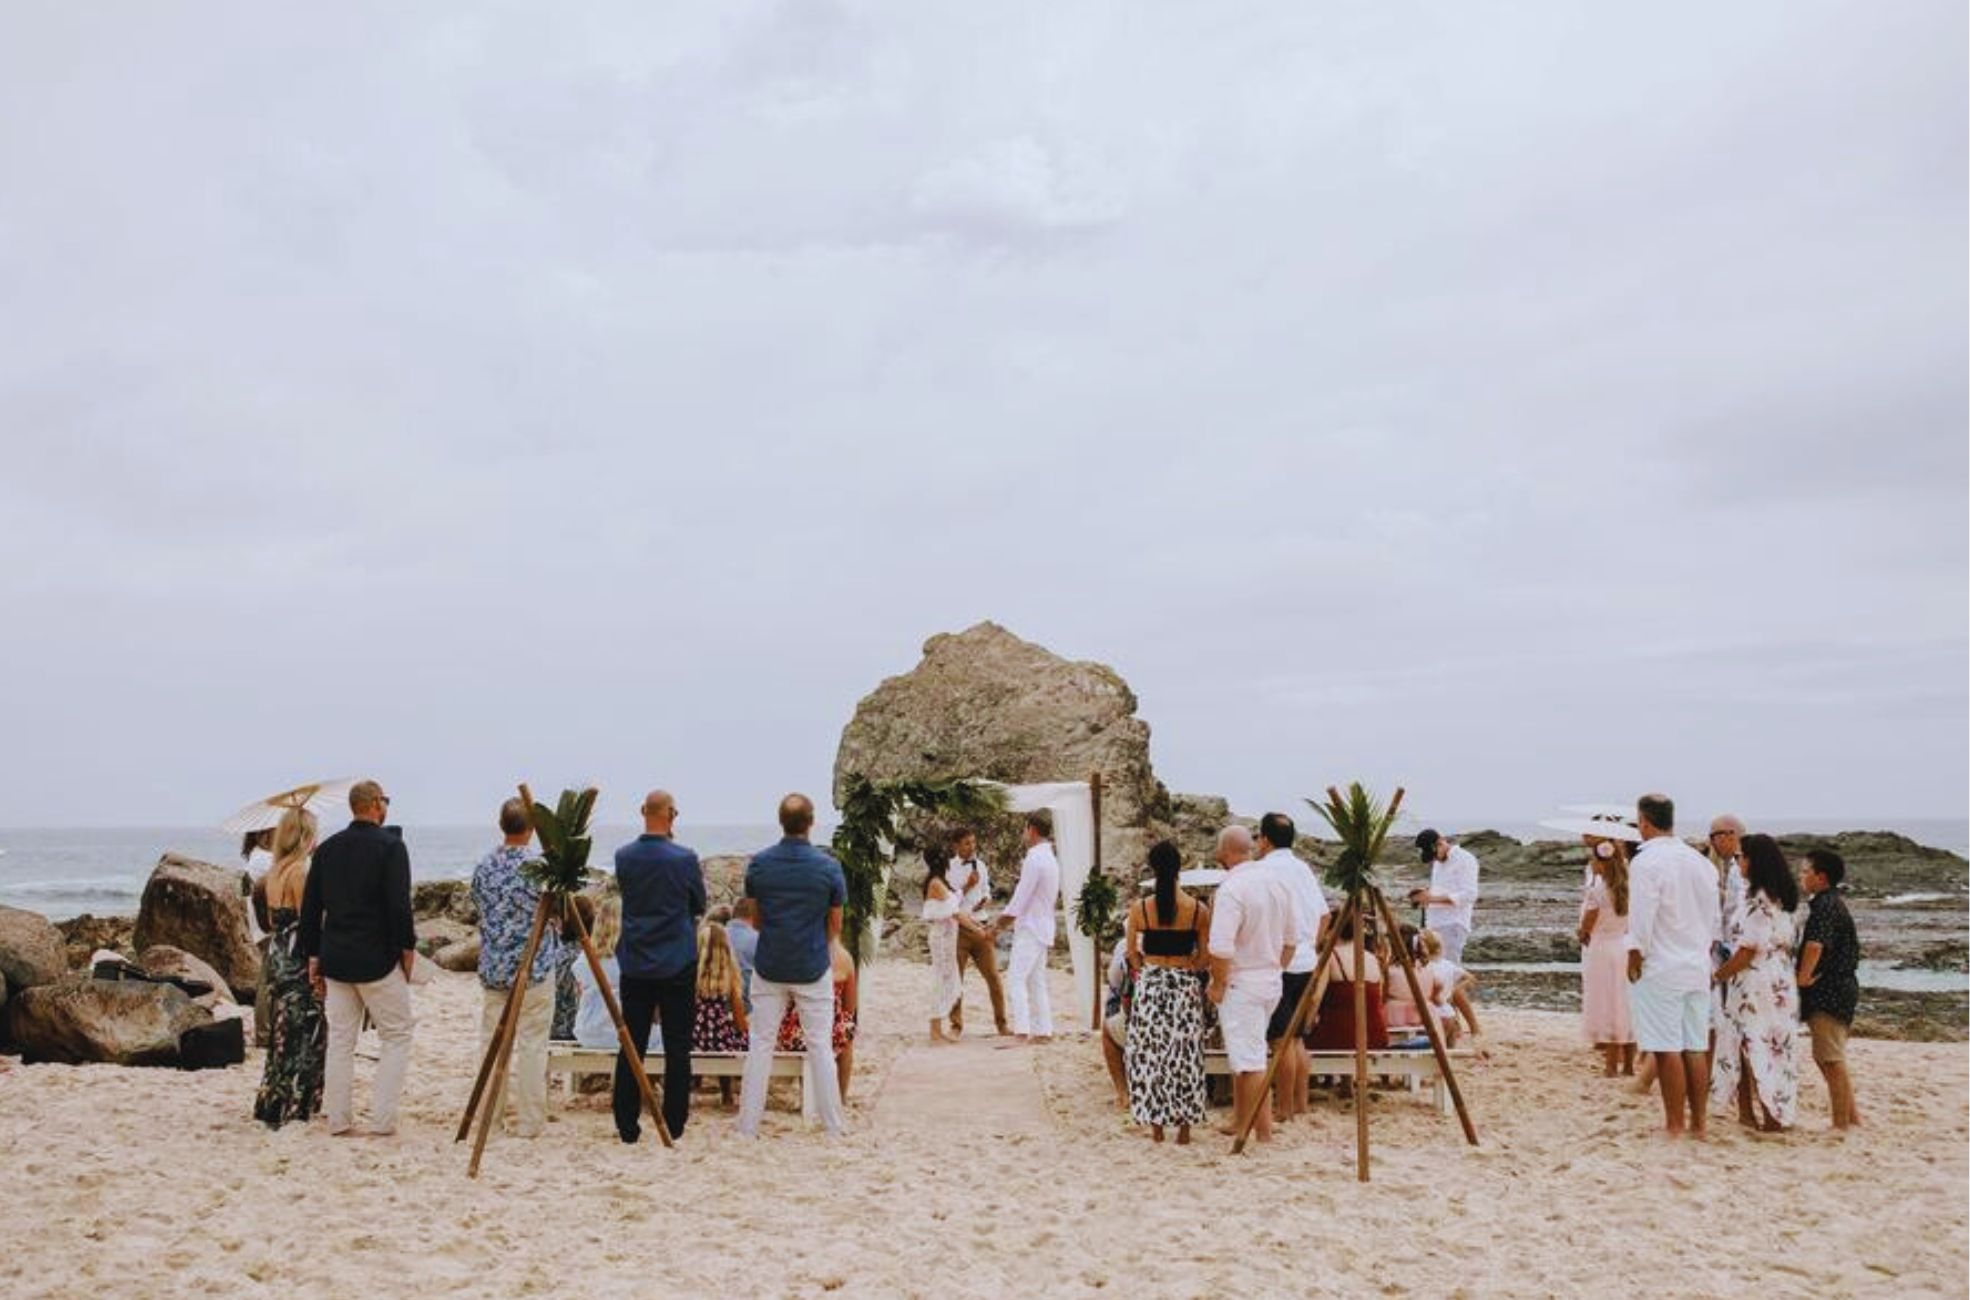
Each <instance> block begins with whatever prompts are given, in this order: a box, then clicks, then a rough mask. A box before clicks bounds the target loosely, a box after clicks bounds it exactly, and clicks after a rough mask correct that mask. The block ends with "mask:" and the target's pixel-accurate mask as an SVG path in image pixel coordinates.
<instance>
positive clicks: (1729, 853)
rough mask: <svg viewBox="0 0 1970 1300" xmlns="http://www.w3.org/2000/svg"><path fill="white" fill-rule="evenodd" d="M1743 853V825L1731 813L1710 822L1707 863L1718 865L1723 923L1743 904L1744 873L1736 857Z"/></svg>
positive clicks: (1739, 819)
mask: <svg viewBox="0 0 1970 1300" xmlns="http://www.w3.org/2000/svg"><path fill="white" fill-rule="evenodd" d="M1743 851H1744V822H1743V820H1742V819H1741V818H1738V817H1735V816H1733V815H1732V814H1730V813H1725V814H1723V815H1722V816H1721V817H1713V818H1711V820H1710V860H1711V861H1712V862H1714V863H1716V864H1717V875H1718V877H1719V878H1720V882H1721V884H1722V887H1723V891H1724V919H1725V920H1726V921H1728V920H1730V918H1731V913H1732V912H1735V911H1736V910H1737V905H1738V904H1739V903H1742V902H1743V901H1744V872H1743V871H1742V870H1741V869H1740V868H1739V866H1738V861H1737V859H1738V855H1739V854H1740V853H1742V852H1743Z"/></svg>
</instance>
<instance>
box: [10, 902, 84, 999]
mask: <svg viewBox="0 0 1970 1300" xmlns="http://www.w3.org/2000/svg"><path fill="white" fill-rule="evenodd" d="M67 970H68V953H67V951H66V949H64V948H63V946H62V932H61V931H60V930H57V929H56V928H55V926H54V923H53V922H51V921H49V920H48V918H47V917H45V916H42V915H41V914H40V913H39V912H26V911H22V910H21V909H20V908H18V907H0V976H5V977H6V980H7V987H9V988H11V989H12V990H13V991H14V992H15V993H19V992H21V991H22V990H23V989H31V988H33V987H34V986H35V985H37V984H47V983H50V982H52V981H54V980H58V979H60V978H61V977H62V975H63V974H65V973H66V972H67Z"/></svg>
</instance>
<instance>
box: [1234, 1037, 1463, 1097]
mask: <svg viewBox="0 0 1970 1300" xmlns="http://www.w3.org/2000/svg"><path fill="white" fill-rule="evenodd" d="M1449 1054H1450V1057H1451V1059H1452V1060H1453V1061H1462V1060H1465V1059H1467V1058H1475V1057H1476V1055H1477V1053H1475V1052H1473V1051H1471V1050H1470V1049H1469V1048H1466V1047H1453V1048H1451V1049H1449ZM1307 1058H1308V1061H1309V1065H1308V1067H1307V1072H1308V1073H1309V1074H1312V1075H1335V1076H1338V1077H1340V1078H1344V1079H1352V1078H1353V1077H1354V1053H1353V1052H1351V1051H1341V1052H1308V1053H1307ZM1204 1073H1205V1075H1206V1076H1211V1075H1219V1076H1228V1075H1230V1073H1231V1062H1230V1061H1229V1060H1228V1059H1226V1057H1225V1054H1224V1053H1223V1052H1222V1051H1206V1052H1205V1053H1204ZM1368 1074H1369V1077H1371V1078H1376V1079H1387V1080H1390V1081H1393V1080H1396V1079H1401V1080H1403V1081H1404V1082H1405V1083H1407V1084H1408V1086H1409V1091H1411V1092H1419V1091H1421V1089H1422V1086H1423V1084H1425V1083H1427V1084H1429V1085H1430V1100H1431V1101H1432V1102H1433V1103H1434V1104H1435V1105H1436V1109H1437V1113H1438V1114H1439V1115H1448V1114H1449V1113H1450V1089H1449V1088H1446V1087H1445V1086H1444V1084H1443V1075H1442V1073H1441V1072H1440V1071H1438V1069H1437V1068H1436V1053H1434V1052H1432V1051H1431V1050H1430V1048H1429V1044H1428V1043H1425V1044H1423V1046H1422V1047H1420V1048H1413V1047H1382V1048H1372V1049H1370V1051H1369V1053H1368Z"/></svg>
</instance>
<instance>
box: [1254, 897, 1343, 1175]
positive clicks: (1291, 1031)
mask: <svg viewBox="0 0 1970 1300" xmlns="http://www.w3.org/2000/svg"><path fill="white" fill-rule="evenodd" d="M1358 906H1359V904H1358V901H1357V900H1356V899H1355V898H1354V897H1353V896H1352V895H1350V896H1349V898H1348V899H1347V901H1346V902H1344V903H1342V904H1341V911H1340V915H1338V916H1336V917H1335V918H1334V923H1333V924H1332V925H1330V926H1328V927H1327V937H1326V938H1325V939H1323V940H1321V942H1320V952H1319V955H1318V956H1316V957H1315V958H1314V961H1313V972H1312V974H1310V975H1308V976H1307V982H1306V987H1305V988H1304V989H1301V990H1300V1000H1299V1002H1298V1003H1297V1004H1296V1005H1295V1006H1294V1007H1293V1018H1292V1019H1291V1020H1289V1021H1287V1022H1286V1036H1285V1037H1284V1038H1283V1039H1281V1040H1280V1043H1281V1046H1282V1047H1283V1046H1284V1045H1285V1044H1286V1043H1290V1042H1291V1041H1293V1039H1294V1038H1295V1037H1296V1036H1298V1034H1299V1032H1300V1027H1301V1026H1302V1025H1303V1024H1305V1023H1306V1021H1307V1013H1308V1009H1309V1008H1314V1009H1315V1010H1316V1011H1317V1010H1318V1005H1319V1004H1318V1003H1317V1002H1316V1001H1315V999H1316V998H1317V997H1318V996H1319V988H1320V976H1321V974H1322V973H1323V972H1324V971H1325V970H1326V969H1327V963H1328V962H1330V961H1332V960H1333V957H1334V947H1335V944H1336V943H1337V942H1338V941H1339V939H1340V934H1341V931H1342V930H1343V929H1344V928H1346V925H1347V922H1348V918H1350V917H1352V916H1355V914H1356V910H1357V908H1358ZM1280 1057H1281V1053H1280V1052H1277V1051H1275V1052H1273V1053H1271V1055H1270V1057H1269V1059H1268V1060H1267V1061H1266V1066H1265V1082H1264V1083H1263V1084H1262V1085H1261V1086H1260V1088H1259V1106H1263V1105H1265V1104H1266V1098H1267V1096H1268V1095H1269V1094H1270V1093H1271V1092H1272V1080H1273V1076H1274V1075H1276V1074H1278V1072H1279V1061H1280ZM1258 1117H1259V1112H1258V1107H1257V1106H1254V1107H1253V1108H1252V1110H1251V1112H1250V1113H1249V1114H1240V1115H1236V1116H1234V1118H1233V1121H1232V1128H1233V1129H1234V1131H1235V1136H1234V1137H1233V1138H1232V1140H1231V1154H1233V1155H1238V1154H1240V1153H1241V1152H1243V1151H1244V1150H1245V1139H1246V1138H1247V1137H1248V1136H1250V1134H1251V1131H1252V1125H1253V1124H1254V1123H1256V1122H1257V1121H1258Z"/></svg>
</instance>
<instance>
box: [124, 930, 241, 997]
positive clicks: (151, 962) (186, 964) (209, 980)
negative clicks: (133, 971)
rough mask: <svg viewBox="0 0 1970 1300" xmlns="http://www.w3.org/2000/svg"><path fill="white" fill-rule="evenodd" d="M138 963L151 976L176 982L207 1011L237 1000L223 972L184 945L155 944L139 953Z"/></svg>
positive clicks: (155, 978)
mask: <svg viewBox="0 0 1970 1300" xmlns="http://www.w3.org/2000/svg"><path fill="white" fill-rule="evenodd" d="M137 965H138V967H139V968H140V969H142V971H143V972H144V974H145V975H147V976H149V977H150V978H151V979H154V980H166V981H168V982H170V983H173V984H176V985H177V986H178V987H179V988H181V989H183V990H184V991H185V993H186V994H187V995H188V996H189V997H190V998H191V1000H192V1001H194V1002H196V1003H198V1004H199V1005H200V1006H202V1007H204V1008H206V1009H207V1010H211V1009H212V1008H214V1007H217V1006H219V1005H221V1004H230V1003H231V1002H232V1000H233V997H232V994H231V993H230V992H229V991H228V990H227V988H226V981H225V980H224V979H222V978H220V976H219V972H218V971H216V970H213V969H212V967H211V966H209V965H207V964H206V963H205V962H202V961H200V960H199V959H198V958H196V957H194V956H192V955H191V954H190V953H188V952H186V951H185V950H184V949H183V948H173V947H172V946H171V945H170V944H165V943H156V944H152V945H151V946H150V947H148V948H146V949H144V950H143V952H142V953H140V954H138V957H137Z"/></svg>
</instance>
